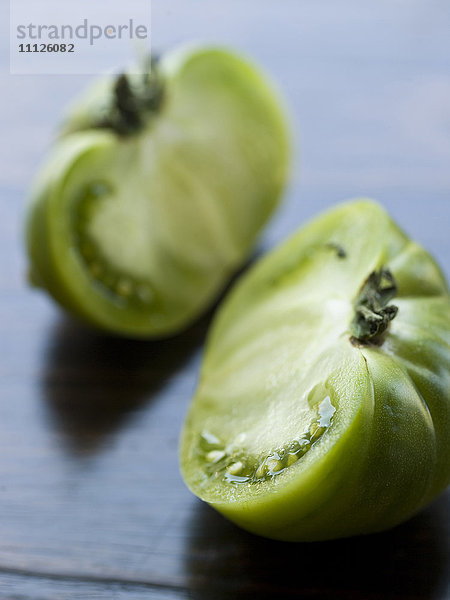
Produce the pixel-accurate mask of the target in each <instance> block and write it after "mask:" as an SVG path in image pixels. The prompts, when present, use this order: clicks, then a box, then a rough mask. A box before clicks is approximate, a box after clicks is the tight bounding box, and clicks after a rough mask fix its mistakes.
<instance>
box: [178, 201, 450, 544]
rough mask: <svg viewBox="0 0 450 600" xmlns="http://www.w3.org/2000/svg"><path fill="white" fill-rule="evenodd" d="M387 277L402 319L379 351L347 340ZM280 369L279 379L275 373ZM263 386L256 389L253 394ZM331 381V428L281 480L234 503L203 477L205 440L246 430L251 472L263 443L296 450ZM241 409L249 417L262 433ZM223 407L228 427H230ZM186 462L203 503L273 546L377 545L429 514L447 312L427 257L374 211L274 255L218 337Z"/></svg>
mask: <svg viewBox="0 0 450 600" xmlns="http://www.w3.org/2000/svg"><path fill="white" fill-rule="evenodd" d="M330 239H331V240H333V243H335V242H339V244H341V245H342V248H345V250H346V258H345V259H341V260H338V259H337V258H336V257H333V256H332V255H327V254H326V253H325V252H326V251H325V250H324V245H327V244H329V241H330ZM295 264H297V265H298V266H297V267H296V266H295ZM382 266H384V267H389V269H390V270H391V272H392V275H393V276H394V278H395V281H396V282H397V285H398V290H397V295H396V296H395V297H394V299H393V300H392V303H393V304H395V305H396V306H397V308H398V312H397V314H396V316H395V317H394V318H393V319H392V321H391V322H390V324H389V327H388V329H387V331H386V332H385V334H384V335H383V337H382V339H381V340H378V341H377V342H376V343H375V342H373V343H372V342H370V343H362V342H359V341H358V340H354V339H353V338H352V337H351V328H350V327H349V325H350V322H351V315H352V313H353V312H354V310H355V306H357V304H356V303H355V298H356V297H357V294H358V290H361V286H362V284H363V283H364V279H365V278H366V277H367V276H368V275H369V273H370V272H371V271H373V270H374V269H377V268H378V269H379V268H380V267H382ZM363 273H365V275H364V276H363V277H361V275H362V274H363ZM296 304H299V306H302V307H303V308H302V310H298V309H297V308H296ZM341 304H342V307H343V308H340V306H341ZM320 306H322V309H321V308H320ZM322 311H323V315H322V317H320V315H321V314H322ZM304 315H308V316H307V317H306V318H305V316H304ZM319 317H320V318H319ZM302 318H303V319H305V321H302ZM341 320H342V326H341V327H340V325H339V322H340V321H341ZM336 321H338V322H337V323H336ZM305 329H306V331H307V334H306V335H305V336H303V332H304V330H305ZM264 330H265V331H264ZM315 337H317V339H318V341H317V342H316V341H315ZM296 338H297V339H298V343H297V344H296V343H295V339H296ZM352 339H353V341H352ZM303 344H305V349H303ZM280 355H281V356H285V357H286V359H285V363H284V367H283V362H281V361H279V362H276V361H277V357H278V356H280ZM233 356H239V357H240V360H241V362H242V363H243V365H242V367H239V366H238V363H237V361H234V362H233ZM302 362H303V364H304V366H303V368H302ZM258 365H259V366H258ZM284 368H285V369H286V374H285V376H284V375H283V374H282V371H281V369H284ZM306 371H309V373H310V375H308V376H307V377H306V376H305V372H306ZM280 373H281V375H280ZM255 374H257V379H258V381H257V382H256V381H255V382H254V381H250V378H252V377H253V376H254V375H255ZM276 377H278V381H279V383H278V387H276V386H275V387H274V385H273V384H272V382H273V381H276V380H277V379H276ZM305 377H306V378H305ZM325 380H326V381H327V382H328V385H329V387H328V389H332V390H333V395H332V396H331V397H332V399H333V402H335V405H336V413H335V416H334V421H333V422H332V423H331V425H330V427H329V428H328V430H326V431H325V433H324V434H323V435H322V437H321V438H320V439H319V440H318V441H317V442H316V443H315V444H314V445H313V446H312V447H311V449H310V450H309V452H308V453H307V454H305V455H304V456H302V457H301V458H300V459H299V460H297V462H295V463H294V464H293V465H292V466H289V467H287V468H285V469H284V471H283V472H282V474H280V475H277V476H276V477H274V478H273V479H272V480H270V479H268V480H266V481H263V482H257V483H253V484H250V485H248V486H246V485H242V486H241V487H239V485H237V484H236V485H234V489H233V490H230V483H228V482H226V481H224V482H223V483H222V484H221V485H219V484H218V483H215V481H213V480H209V479H205V477H204V476H203V477H202V476H201V475H200V474H199V473H201V471H202V469H203V468H204V467H203V463H202V460H200V459H199V458H197V455H198V450H197V449H196V439H197V437H196V436H198V431H200V430H202V429H203V428H207V429H208V430H209V431H211V432H212V433H214V434H215V433H216V432H220V431H226V432H227V434H228V432H229V435H230V436H231V437H232V436H233V428H235V429H237V430H239V427H240V423H244V424H245V427H244V429H243V430H244V431H246V432H247V438H250V439H249V440H248V441H245V442H243V444H247V450H245V448H244V450H243V451H242V456H243V458H240V460H241V462H243V463H245V460H246V452H247V454H249V452H250V450H249V448H253V449H254V448H258V444H260V440H261V439H262V438H263V437H264V436H265V437H266V438H268V439H272V438H273V439H274V440H275V442H276V443H280V442H279V441H278V442H277V440H282V439H283V429H284V428H285V430H286V433H285V436H286V437H287V438H288V440H287V441H289V435H291V434H290V433H288V432H290V431H291V430H292V425H291V421H295V419H297V415H296V413H295V411H294V412H293V408H294V409H295V407H296V404H295V398H296V397H298V398H299V401H300V398H301V397H302V393H303V389H302V386H303V385H306V386H307V388H308V389H309V387H310V385H311V384H316V383H317V382H319V383H323V382H324V381H325ZM305 381H306V382H307V383H306V384H305ZM214 386H215V388H216V391H214ZM241 387H242V388H245V390H246V392H245V394H246V395H245V394H244V392H242V391H241V390H240V388H241ZM249 392H250V395H249ZM255 394H256V395H259V396H258V400H257V401H254V400H253V396H254V395H255ZM291 396H292V398H293V401H291ZM246 402H247V403H248V405H249V406H250V407H252V406H253V403H254V406H255V408H254V412H253V413H252V414H254V421H255V424H254V431H253V430H252V428H251V427H252V426H251V424H250V420H249V419H247V415H246V412H248V413H249V414H250V413H251V408H248V407H245V403H246ZM285 405H288V406H289V407H290V408H288V409H286V408H285ZM226 406H228V407H229V415H230V416H229V417H228V418H229V420H230V421H232V425H229V424H227V423H226V421H225V420H224V419H225V418H226V417H225V415H226ZM213 411H214V412H213ZM214 413H217V415H218V416H216V417H215V415H214ZM278 415H281V416H280V417H279V418H278ZM299 422H300V420H299ZM274 428H279V429H280V432H279V436H278V438H277V437H276V436H275V435H274V433H273V429H274ZM217 435H219V433H217ZM275 442H274V443H275ZM272 449H273V446H272V447H268V448H267V450H268V451H270V452H271V451H272ZM180 453H181V454H180V458H181V466H182V472H183V474H184V477H185V480H186V483H187V484H188V486H189V487H190V488H191V490H192V491H193V492H194V493H195V494H197V495H198V496H199V497H200V498H202V499H203V500H205V501H207V502H208V503H210V504H211V506H213V507H214V508H216V509H217V510H218V511H220V512H221V513H222V514H224V515H225V516H226V517H228V518H229V519H230V520H232V521H234V522H235V523H236V524H238V525H240V526H241V527H243V528H245V529H247V530H249V531H251V532H253V533H256V534H259V535H262V536H266V537H270V538H275V539H280V540H288V541H318V540H325V539H333V538H339V537H348V536H353V535H360V534H367V533H372V532H377V531H382V530H385V529H389V528H391V527H393V526H395V525H397V524H399V523H401V522H403V521H405V520H406V519H408V518H409V517H411V516H412V515H413V514H415V513H416V512H417V511H418V510H420V509H421V508H422V507H424V506H425V505H426V504H428V503H429V502H430V501H431V500H432V499H433V498H435V497H436V496H437V495H438V494H439V493H440V492H441V491H443V490H444V489H445V487H446V486H447V485H448V483H449V481H450V298H449V293H448V288H447V284H446V282H445V279H444V277H443V275H442V273H441V271H440V270H439V268H438V267H437V265H436V263H435V262H434V261H433V259H432V258H431V257H430V255H429V254H428V253H426V251H425V250H423V249H422V248H421V247H420V246H419V245H417V244H415V243H414V242H412V241H410V240H409V239H408V238H407V236H406V235H405V234H404V233H403V232H402V231H401V230H400V229H399V228H398V227H397V226H396V225H395V224H394V223H393V222H392V221H391V220H390V219H389V217H388V215H387V214H386V213H385V212H384V210H383V209H382V208H381V207H380V206H378V205H376V204H375V203H373V202H370V201H358V202H351V203H348V204H345V205H342V206H340V207H338V208H336V209H334V210H332V211H329V212H328V213H326V214H324V215H323V216H321V217H319V218H318V219H316V220H315V221H313V222H312V223H311V224H310V225H309V226H307V227H305V228H304V229H303V230H301V231H300V232H298V233H297V234H295V235H294V236H293V237H292V238H291V239H290V240H288V241H287V242H285V243H284V244H281V246H280V247H278V248H277V249H275V250H274V251H272V252H271V253H269V254H268V255H267V256H266V257H264V258H263V259H262V260H261V261H260V262H259V263H258V264H257V265H255V267H254V268H253V269H252V270H251V271H250V272H249V273H248V274H246V275H244V276H243V278H242V279H241V281H240V282H238V284H237V285H236V286H235V288H234V290H232V291H231V293H230V295H229V297H228V298H227V299H226V300H225V302H224V304H223V305H222V307H221V309H220V311H219V314H218V316H217V318H216V320H215V322H214V323H213V327H212V331H211V333H210V337H209V343H208V346H207V350H206V353H205V358H204V363H203V369H202V376H201V379H200V384H199V388H198V390H197V393H196V396H195V398H194V400H193V403H192V405H191V408H190V411H189V413H188V417H187V420H186V425H185V429H184V432H183V436H182V441H181V450H180ZM217 477H218V478H219V480H220V473H219V474H218V475H217ZM231 485H233V484H231Z"/></svg>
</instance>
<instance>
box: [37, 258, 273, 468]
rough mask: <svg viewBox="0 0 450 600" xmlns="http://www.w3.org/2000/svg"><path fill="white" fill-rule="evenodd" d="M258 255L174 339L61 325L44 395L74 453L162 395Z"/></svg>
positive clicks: (52, 339) (52, 340) (86, 450)
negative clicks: (146, 338)
mask: <svg viewBox="0 0 450 600" xmlns="http://www.w3.org/2000/svg"><path fill="white" fill-rule="evenodd" d="M260 252H261V250H259V251H258V254H259V253H260ZM258 254H256V253H255V254H254V255H253V257H252V258H251V259H250V260H249V261H248V262H247V263H246V264H245V265H244V267H243V268H242V269H240V270H239V271H238V272H237V274H236V275H235V276H234V277H233V278H232V280H231V281H230V283H229V284H228V285H227V286H226V288H225V289H224V291H223V292H222V293H221V294H220V296H219V298H218V299H217V300H216V302H215V304H214V305H213V307H212V308H210V310H209V311H208V312H207V313H206V314H205V315H204V316H203V317H201V318H200V319H198V320H197V321H196V322H195V323H194V324H193V325H192V326H190V327H189V328H188V329H187V330H185V331H184V332H182V333H180V334H178V335H176V336H173V337H171V338H168V339H163V340H156V341H142V340H132V339H126V338H119V337H114V336H112V335H108V334H104V333H102V332H98V331H96V330H94V329H90V328H88V327H87V326H85V325H84V324H83V323H80V322H79V321H75V320H73V319H71V318H70V317H63V318H62V319H61V320H60V321H59V322H57V323H56V324H55V326H54V328H53V329H52V331H51V333H50V336H49V340H48V343H47V351H46V356H45V357H44V370H43V376H42V379H41V386H42V395H43V397H44V402H45V404H46V407H47V408H48V411H49V415H50V419H51V421H52V422H53V425H54V427H55V428H56V429H57V432H58V434H59V435H60V436H61V439H62V442H63V444H64V448H65V449H66V450H67V451H68V452H69V454H70V455H72V456H74V457H82V456H88V455H90V454H93V453H95V452H97V451H98V450H100V449H101V447H102V445H103V444H104V442H106V440H108V439H109V438H110V436H111V435H112V434H113V433H114V432H116V431H117V430H119V429H120V428H121V427H122V426H123V425H124V424H125V422H126V420H127V417H128V416H130V415H131V414H132V413H133V412H135V411H136V410H138V409H139V408H142V407H144V406H145V405H146V404H148V403H150V402H151V401H152V400H153V399H155V398H156V396H157V394H158V392H160V391H161V390H162V388H163V387H164V385H165V384H166V383H167V382H168V381H169V379H170V378H171V376H172V375H173V374H175V373H176V372H177V371H178V370H179V369H181V368H182V367H183V365H184V364H185V363H186V362H187V361H188V360H189V358H190V357H191V356H192V355H193V354H194V353H195V351H196V350H198V349H199V348H200V347H201V346H202V345H203V343H204V341H205V338H206V333H207V331H208V327H209V325H210V323H211V320H212V318H213V316H214V312H215V310H216V309H217V307H218V306H219V304H220V303H221V301H222V300H223V298H224V297H225V296H226V294H227V292H228V290H229V289H230V288H231V287H232V286H233V284H234V282H235V281H236V280H237V279H238V277H239V276H240V275H241V274H242V273H243V272H244V271H245V270H246V269H247V268H248V267H249V266H250V265H251V263H252V262H253V261H254V260H255V257H257V255H258ZM195 368H196V367H195Z"/></svg>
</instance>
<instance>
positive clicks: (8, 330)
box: [0, 0, 450, 600]
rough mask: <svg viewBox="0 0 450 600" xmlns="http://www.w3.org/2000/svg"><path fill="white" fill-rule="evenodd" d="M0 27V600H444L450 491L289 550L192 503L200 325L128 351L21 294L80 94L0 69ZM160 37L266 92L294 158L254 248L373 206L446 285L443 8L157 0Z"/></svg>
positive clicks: (324, 0)
mask: <svg viewBox="0 0 450 600" xmlns="http://www.w3.org/2000/svg"><path fill="white" fill-rule="evenodd" d="M37 1H38V0H37ZM0 17H1V18H0V21H1V24H0V27H1V28H2V29H1V31H2V35H1V36H0V60H1V72H0V89H1V92H2V93H1V95H0V132H1V136H0V140H1V144H0V190H1V199H0V262H1V269H0V598H39V599H41V598H45V599H47V598H48V599H50V598H57V599H60V598H79V597H80V598H81V597H83V598H85V597H86V598H127V599H128V598H161V599H172V598H177V599H178V598H201V599H203V598H205V599H206V598H208V599H214V598H221V597H227V598H234V597H236V598H238V597H239V598H241V597H247V596H248V597H253V596H254V595H256V594H257V595H258V597H259V598H269V597H270V598H271V597H273V598H280V597H283V598H285V597H286V598H288V597H302V598H303V597H305V598H306V597H314V598H315V597H336V598H369V599H370V598H380V597H383V598H391V597H392V598H408V599H413V598H428V599H442V600H444V599H448V598H450V587H449V577H448V573H449V567H450V560H449V557H450V549H449V503H450V498H449V495H448V494H447V495H444V496H442V497H441V498H440V499H439V500H438V501H436V502H435V503H434V504H433V505H432V506H431V507H430V508H429V509H427V510H426V511H424V512H423V513H422V514H421V515H419V516H418V517H416V518H415V519H413V520H412V521H410V522H409V523H407V524H405V525H403V526H401V527H400V528H397V529H396V530H394V531H393V532H389V533H386V534H382V535H378V536H371V537H370V538H363V539H357V540H348V541H342V542H334V543H328V544H321V545H314V544H313V545H295V546H294V545H289V544H281V543H274V542H269V541H267V540H262V539H258V538H254V537H253V536H250V535H249V534H245V533H243V532H241V531H239V530H237V529H236V528H235V527H234V526H232V525H230V524H228V523H227V522H225V521H224V520H223V519H222V518H221V517H219V516H217V515H216V514H215V513H213V512H212V511H211V510H210V509H209V508H207V507H204V506H203V505H201V504H200V503H199V502H198V501H197V500H196V499H195V498H193V497H192V496H191V495H190V494H189V492H188V491H187V490H186V489H185V488H184V485H183V483H182V481H181V478H180V476H179V474H178V466H177V440H178V434H179V430H180V427H181V423H182V419H183V415H184V412H185V410H186V408H187V406H188V403H189V400H190V397H191V394H192V392H193V390H194V388H195V383H196V378H197V368H198V364H199V360H200V356H201V350H202V345H203V341H204V336H205V332H206V329H207V325H208V322H209V319H210V317H211V314H210V315H207V316H206V317H205V318H204V319H202V320H201V321H200V322H199V323H197V324H196V325H195V326H194V327H193V328H191V329H190V330H189V331H188V332H186V333H185V334H183V335H182V336H179V337H178V338H176V339H173V340H168V341H165V342H161V343H158V344H157V343H144V342H131V341H121V340H115V339H112V338H106V337H103V336H101V335H99V334H96V333H95V332H92V331H90V330H88V329H86V328H84V327H83V326H80V325H79V324H77V323H73V322H72V321H71V320H69V319H68V318H67V317H65V316H64V315H62V314H61V312H60V311H59V309H58V308H57V307H55V306H54V305H53V304H52V303H51V302H50V300H49V299H48V298H47V297H46V296H44V295H42V294H39V293H37V292H34V291H32V290H30V289H28V288H27V286H26V283H25V272H26V261H25V257H24V251H23V243H22V228H23V216H24V209H25V205H26V197H27V193H28V189H29V186H30V183H31V181H32V178H33V176H34V174H35V172H36V170H37V168H38V166H39V165H40V163H41V162H42V161H43V158H44V156H45V153H46V151H47V150H48V148H49V144H50V143H51V141H52V139H53V135H54V132H55V126H56V124H57V122H58V120H59V118H60V116H61V114H62V112H63V110H64V108H65V106H66V105H67V103H68V102H70V101H71V100H73V98H74V96H76V95H77V94H79V93H80V91H81V90H82V89H83V88H84V87H85V86H86V85H87V84H88V83H89V81H90V78H89V77H88V76H70V77H69V76H38V75H35V76H17V75H16V76H11V75H9V64H8V63H9V32H8V23H9V13H8V6H7V5H6V4H5V3H4V4H2V6H1V8H0ZM152 37H153V49H154V50H155V51H157V52H164V50H166V49H168V48H171V47H172V46H173V45H175V44H178V43H180V42H184V41H190V40H200V41H208V42H214V43H222V44H225V45H228V46H230V47H232V48H235V49H237V50H240V51H242V52H243V53H245V54H247V55H248V56H249V57H251V58H253V59H254V60H256V61H257V62H259V63H260V64H261V65H262V66H263V67H264V68H265V69H266V71H267V72H269V73H270V74H271V76H272V78H273V79H274V80H275V81H276V82H277V84H278V87H279V88H280V90H281V93H282V94H283V96H284V98H285V102H286V105H287V106H288V109H289V111H290V114H291V123H292V125H291V127H292V138H293V141H294V145H295V155H294V160H293V165H292V176H291V182H290V186H289V189H288V191H287V194H286V197H285V200H284V203H283V205H282V206H281V208H280V210H279V211H278V213H277V215H276V217H275V219H274V220H273V221H272V222H271V223H270V225H269V227H268V228H267V230H266V232H265V233H264V235H263V238H262V242H261V248H262V249H267V248H269V247H272V246H273V245H274V244H275V243H277V242H278V241H280V240H282V239H283V238H284V237H285V236H286V235H287V234H289V233H291V232H292V231H293V230H295V229H296V228H297V227H298V226H299V225H300V224H302V223H304V222H305V220H307V219H308V218H310V217H311V216H312V215H314V214H316V213H317V212H318V211H320V210H323V209H325V208H327V207H328V206H331V205H333V204H335V203H337V202H340V201H343V200H346V199H349V198H354V197H360V196H369V197H372V198H375V199H377V200H379V201H380V202H381V203H382V204H383V205H384V206H385V207H386V208H387V209H388V210H389V211H390V212H391V214H392V216H393V217H394V218H395V219H396V220H397V221H398V222H399V223H400V224H401V226H402V227H403V228H404V229H405V230H406V231H407V232H408V233H409V234H410V235H411V236H412V237H413V238H415V239H416V240H417V241H419V242H421V243H422V244H423V245H425V246H426V247H427V248H428V249H429V250H430V251H431V252H432V254H434V255H435V257H436V258H437V260H438V262H439V263H440V264H441V266H442V268H443V270H444V272H445V273H446V274H447V276H450V240H449V224H450V198H449V191H450V72H449V55H450V10H449V5H448V2H447V1H446V0H427V1H425V0H408V1H406V0H389V1H388V0H378V1H377V2H375V1H369V2H364V3H362V2H357V1H352V0H341V1H340V2H336V1H335V0H280V1H278V2H273V1H270V0H227V1H226V2H221V3H218V2H202V1H201V0H184V1H182V0H170V2H167V1H166V0H153V1H152Z"/></svg>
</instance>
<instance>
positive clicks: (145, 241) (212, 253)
mask: <svg viewBox="0 0 450 600" xmlns="http://www.w3.org/2000/svg"><path fill="white" fill-rule="evenodd" d="M287 162H288V141H287V129H286V123H285V116H284V113H283V110H282V108H281V106H280V102H279V100H278V97H277V95H276V94H275V92H274V90H273V89H272V86H271V84H270V83H269V82H268V81H267V80H266V78H265V76H263V75H262V74H261V73H260V72H259V71H258V70H256V69H255V68H254V67H253V66H251V65H250V64H249V63H247V62H246V61H244V60H242V59H241V58H240V57H238V56H236V55H233V54H231V53H229V52H227V51H225V50H221V49H214V48H197V49H193V48H190V49H181V50H177V51H174V52H172V53H170V54H168V55H167V56H165V57H164V58H163V59H162V60H161V61H160V63H159V64H158V65H157V66H156V67H154V68H153V70H152V71H151V73H143V74H142V75H122V76H120V77H119V78H117V79H116V80H112V79H107V80H103V81H101V82H100V83H99V84H97V85H96V86H95V87H94V89H93V90H92V91H91V92H90V93H88V95H87V96H86V98H85V99H84V100H82V101H81V102H80V103H79V104H78V105H77V107H76V108H75V110H73V111H72V113H71V114H70V116H69V118H68V121H67V122H66V124H65V126H64V135H63V136H62V138H61V139H60V140H59V141H58V143H57V144H56V147H55V148H54V150H53V153H52V155H51V157H50V159H49V162H48V164H47V165H46V167H45V169H44V170H43V172H42V173H41V175H40V178H39V180H38V182H37V183H36V187H35V189H34V192H33V202H32V204H31V207H30V210H29V217H28V224H27V243H28V253H29V257H30V263H31V269H30V271H31V278H32V280H33V281H34V282H35V283H36V284H37V285H40V286H42V287H43V288H45V289H47V291H48V292H50V294H51V295H52V296H53V297H54V298H55V299H56V300H57V301H58V302H60V303H61V304H62V305H63V306H64V307H66V308H68V309H69V310H71V311H72V312H73V313H75V314H77V315H78V316H80V317H83V318H84V319H86V320H88V321H89V322H91V323H92V324H94V325H96V326H99V327H102V328H104V329H107V330H110V331H113V332H116V333H119V334H123V335H127V336H136V337H153V336H156V337H158V336H164V335H168V334H171V333H175V332H177V331H178V330H180V329H182V328H184V327H186V326H187V325H188V324H189V323H190V322H191V321H192V320H193V319H195V318H196V317H197V316H198V315H199V314H200V313H201V312H202V311H203V310H204V309H205V308H206V307H207V306H208V305H209V304H210V303H211V302H212V300H213V299H214V298H215V297H216V296H217V294H218V292H219V290H220V289H221V288H222V287H223V286H224V284H225V283H226V281H227V280H228V279H229V277H230V275H231V274H232V273H233V272H234V271H235V270H236V269H237V267H238V266H239V265H240V264H241V263H242V262H243V260H244V259H245V257H246V256H247V255H248V253H249V252H250V250H251V248H252V246H253V244H254V242H255V239H256V237H257V235H258V233H259V232H260V230H261V228H262V227H263V225H264V224H265V222H266V221H267V219H268V218H269V216H270V215H271V213H272V211H273V210H274V208H275V206H276V204H277V202H278V200H279V198H280V194H281V192H282V189H283V186H284V183H285V179H286V173H287Z"/></svg>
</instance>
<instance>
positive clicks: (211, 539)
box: [185, 494, 450, 600]
mask: <svg viewBox="0 0 450 600" xmlns="http://www.w3.org/2000/svg"><path fill="white" fill-rule="evenodd" d="M449 502H450V494H447V495H443V496H442V497H441V498H439V499H438V500H437V501H436V502H434V504H433V505H432V506H430V507H429V508H428V509H426V510H425V511H423V512H422V513H420V514H419V515H417V516H416V517H414V518H413V519H411V520H410V521H409V522H407V523H404V524H403V525H400V526H398V527H396V528H395V529H393V530H391V531H388V532H384V533H379V534H374V535H368V536H362V537H357V538H350V539H344V540H336V541H331V542H316V543H309V544H305V543H298V544H295V543H286V542H277V541H272V540H268V539H265V538H259V537H257V536H254V535H251V534H249V533H246V532H245V531H242V530H240V529H239V528H237V527H236V526H234V525H233V524H231V523H230V522H228V521H226V520H225V519H224V518H223V517H221V515H219V514H218V513H216V512H215V511H213V510H212V509H211V508H210V507H208V506H207V505H204V504H202V503H199V502H198V503H196V505H195V510H194V514H193V516H192V521H191V527H190V531H189V534H188V542H187V548H186V550H185V555H186V564H185V569H186V577H187V579H188V581H189V589H190V592H191V595H190V597H192V598H193V599H195V600H220V599H222V598H223V599H224V600H225V598H237V599H241V598H258V600H261V599H269V598H273V599H278V598H280V599H281V598H283V599H284V598H327V599H328V598H344V599H345V600H348V599H355V600H356V599H358V600H359V599H361V600H363V599H364V600H379V599H380V598H383V599H384V598H396V599H400V598H402V599H408V600H415V599H424V600H425V599H427V600H442V599H443V598H445V597H446V595H445V590H446V585H447V584H448V564H449V555H450V549H449V547H448V539H449V533H450V527H449V523H448V505H449Z"/></svg>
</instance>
